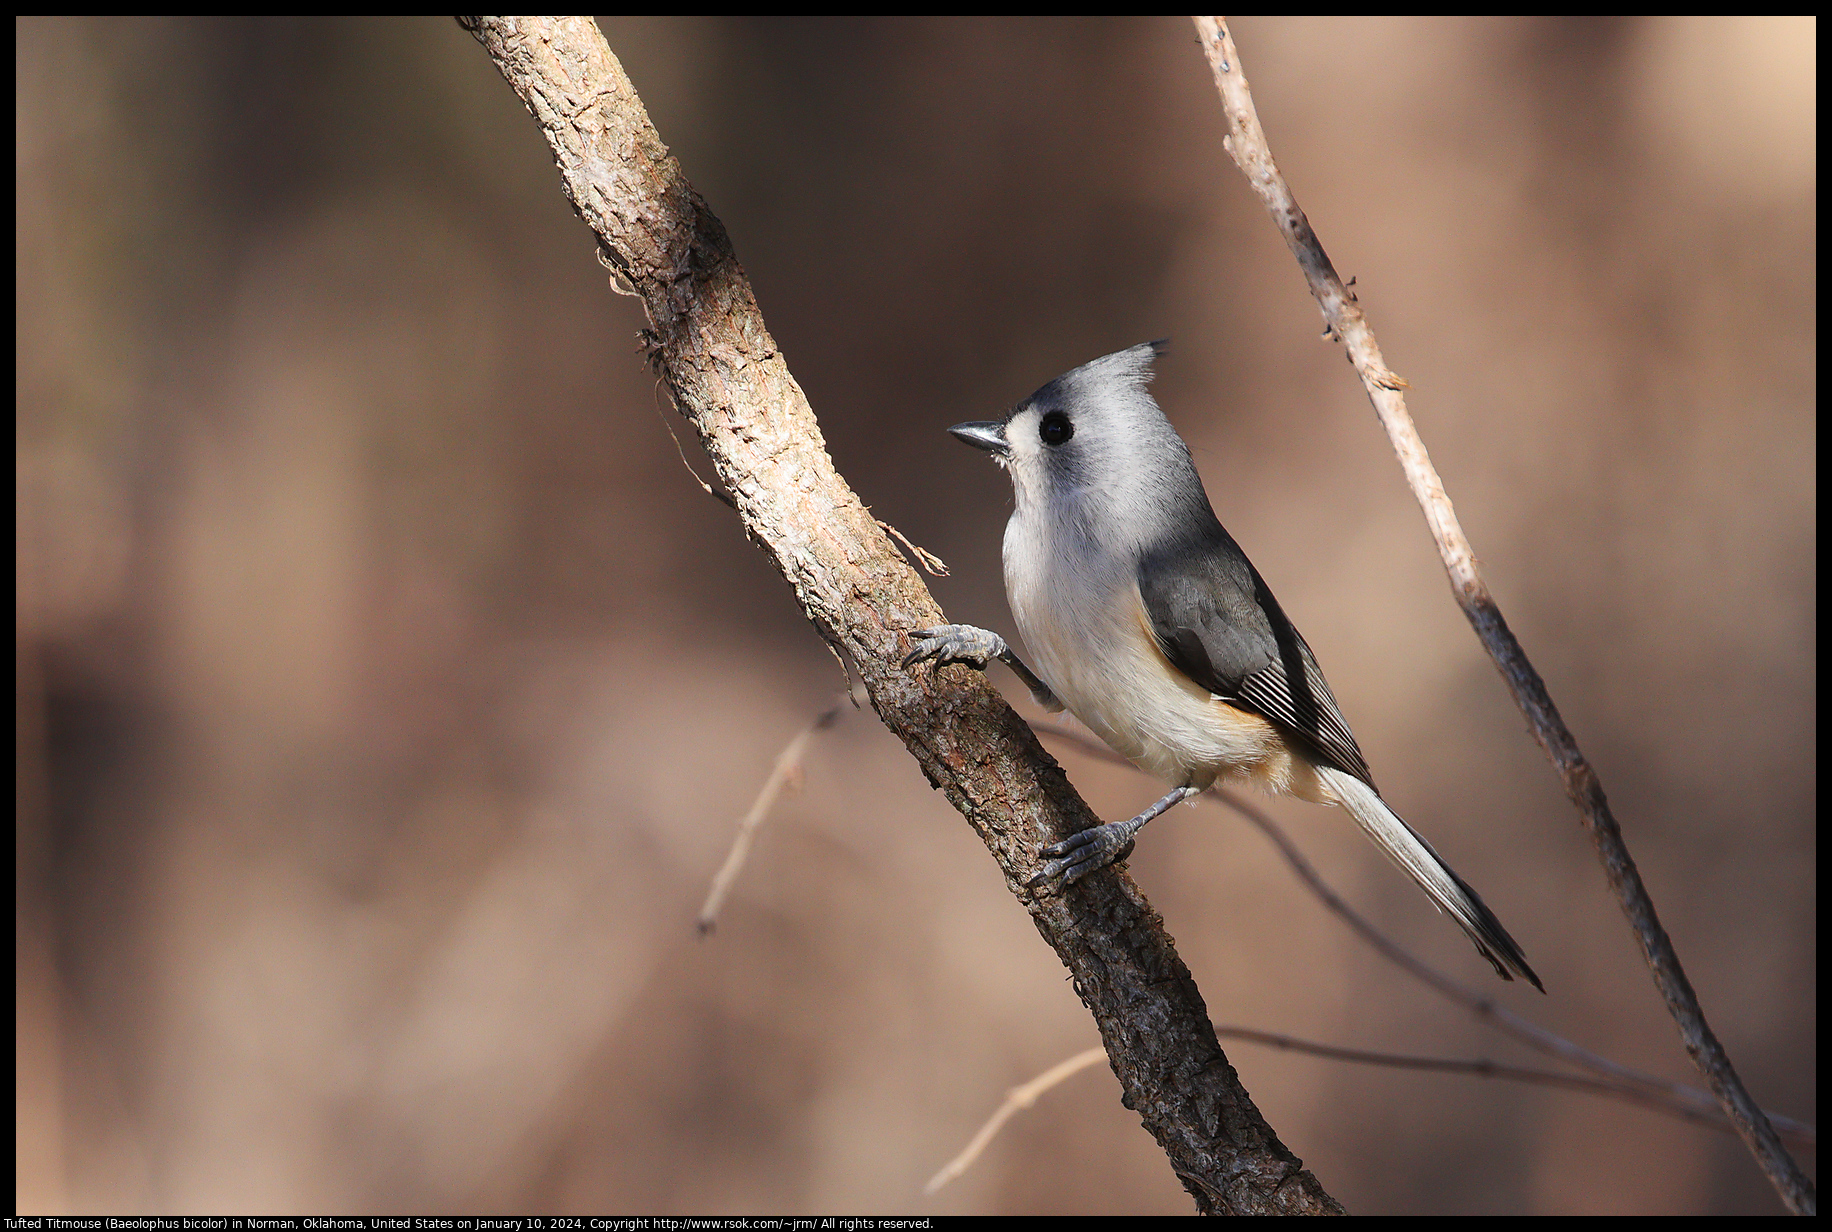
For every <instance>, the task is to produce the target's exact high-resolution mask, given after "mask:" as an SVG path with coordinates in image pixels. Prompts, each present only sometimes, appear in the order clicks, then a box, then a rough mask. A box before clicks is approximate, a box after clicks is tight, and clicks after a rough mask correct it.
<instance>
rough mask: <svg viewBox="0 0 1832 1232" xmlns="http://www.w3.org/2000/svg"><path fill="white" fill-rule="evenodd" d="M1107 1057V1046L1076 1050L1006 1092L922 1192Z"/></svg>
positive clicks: (943, 1182) (948, 1177) (942, 1181)
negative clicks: (1058, 1087) (1044, 1096)
mask: <svg viewBox="0 0 1832 1232" xmlns="http://www.w3.org/2000/svg"><path fill="white" fill-rule="evenodd" d="M1106 1059H1107V1050H1106V1049H1105V1048H1090V1049H1088V1050H1087V1051H1085V1052H1078V1053H1076V1054H1075V1055H1074V1056H1072V1057H1070V1058H1069V1059H1068V1060H1066V1061H1059V1062H1057V1063H1056V1064H1055V1065H1052V1066H1050V1068H1048V1069H1046V1070H1044V1071H1043V1072H1042V1073H1041V1074H1038V1075H1037V1076H1036V1077H1035V1078H1032V1079H1031V1080H1030V1081H1029V1082H1026V1083H1022V1084H1020V1085H1019V1086H1015V1087H1013V1088H1012V1089H1011V1090H1009V1091H1007V1092H1005V1102H1003V1103H1001V1104H1000V1105H999V1106H998V1108H997V1109H995V1110H994V1112H993V1114H992V1115H991V1116H990V1117H988V1118H986V1123H985V1124H984V1125H982V1126H980V1131H979V1132H978V1133H976V1134H974V1135H973V1141H971V1142H969V1143H968V1144H967V1145H966V1146H965V1147H963V1148H961V1153H960V1154H959V1155H956V1156H955V1157H954V1158H953V1159H950V1160H949V1161H948V1162H947V1163H946V1164H944V1165H942V1169H941V1171H940V1172H937V1173H936V1174H935V1175H934V1176H932V1177H930V1178H929V1183H928V1184H927V1185H924V1186H923V1187H922V1192H923V1193H925V1194H932V1193H934V1192H935V1191H936V1190H938V1189H940V1188H941V1187H942V1186H943V1185H946V1184H947V1183H948V1182H949V1181H952V1180H953V1179H954V1178H955V1177H957V1176H959V1175H960V1174H961V1173H963V1172H965V1171H966V1170H967V1169H969V1168H971V1167H972V1166H973V1161H974V1160H976V1159H978V1158H979V1157H980V1152H981V1151H983V1150H985V1149H986V1144H987V1143H989V1142H991V1141H992V1140H993V1137H994V1136H995V1135H997V1134H998V1132H999V1131H1000V1130H1001V1129H1003V1128H1004V1127H1005V1122H1007V1121H1009V1120H1011V1118H1012V1116H1013V1115H1014V1114H1015V1113H1018V1112H1021V1111H1023V1110H1024V1109H1026V1108H1028V1107H1030V1106H1031V1105H1032V1104H1034V1103H1036V1102H1037V1097H1038V1096H1040V1095H1042V1094H1043V1093H1044V1092H1045V1091H1047V1090H1049V1089H1050V1088H1051V1087H1053V1086H1056V1085H1057V1084H1059V1083H1061V1082H1063V1081H1064V1080H1065V1079H1068V1078H1070V1077H1072V1076H1074V1075H1076V1074H1079V1073H1080V1072H1081V1071H1082V1070H1084V1069H1087V1068H1088V1067H1089V1066H1091V1065H1093V1064H1095V1063H1096V1062H1098V1061H1105V1060H1106Z"/></svg>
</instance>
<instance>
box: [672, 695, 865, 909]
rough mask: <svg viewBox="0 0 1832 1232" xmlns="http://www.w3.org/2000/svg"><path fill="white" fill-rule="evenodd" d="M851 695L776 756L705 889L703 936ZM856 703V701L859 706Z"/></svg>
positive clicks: (839, 699)
mask: <svg viewBox="0 0 1832 1232" xmlns="http://www.w3.org/2000/svg"><path fill="white" fill-rule="evenodd" d="M849 697H850V695H849V694H847V693H842V694H840V695H839V696H838V697H836V698H834V699H833V705H831V706H829V707H827V709H825V710H823V711H821V713H820V714H819V715H817V716H816V717H815V720H814V722H812V723H810V724H808V726H806V727H804V728H802V729H801V731H799V732H797V733H796V734H795V738H794V739H792V740H790V741H789V743H788V744H787V745H786V746H784V748H783V750H782V752H780V753H778V754H777V755H776V764H775V765H774V766H772V767H770V773H769V775H768V777H766V778H765V779H764V780H763V787H762V788H761V789H760V790H759V791H758V792H757V798H756V799H755V800H753V801H751V807H750V810H749V811H748V812H746V813H745V814H744V816H743V817H741V818H739V819H738V833H737V834H736V835H734V836H733V838H732V845H731V850H730V851H728V852H726V853H725V863H723V864H721V865H720V866H719V871H718V872H716V873H714V874H713V878H712V887H711V888H710V889H708V890H707V891H706V902H705V904H704V905H703V906H702V907H701V908H700V914H699V917H698V919H696V920H695V922H694V923H695V925H696V927H698V929H699V930H700V936H702V937H704V936H706V935H707V934H708V933H710V932H712V931H713V929H715V928H717V927H718V925H719V911H720V909H721V908H723V907H724V906H725V896H726V895H727V894H729V893H731V888H732V886H733V884H735V883H736V882H737V880H738V874H739V873H741V872H743V871H744V861H745V859H746V858H747V857H749V855H750V854H751V837H752V836H753V835H754V834H756V832H757V827H758V826H760V825H762V824H763V819H764V818H765V817H767V816H769V814H770V809H772V808H773V807H775V804H776V797H777V796H778V795H780V794H781V793H782V790H783V788H785V787H788V788H790V789H791V790H793V788H794V787H795V786H797V785H799V783H800V781H801V773H802V754H804V753H805V752H807V750H808V741H810V740H812V739H813V738H814V733H815V732H818V731H824V730H826V729H827V728H829V727H832V726H833V724H834V720H836V719H838V718H839V717H840V707H841V706H842V705H844V704H845V703H846V701H847V700H849ZM856 704H857V703H855V705H856Z"/></svg>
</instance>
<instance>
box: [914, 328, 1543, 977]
mask: <svg viewBox="0 0 1832 1232" xmlns="http://www.w3.org/2000/svg"><path fill="white" fill-rule="evenodd" d="M1161 346H1162V344H1161V343H1145V344H1143V345H1141V346H1135V347H1132V348H1130V349H1128V350H1124V351H1119V352H1117V353H1115V354H1112V355H1108V356H1106V357H1105V358H1103V359H1097V360H1095V361H1094V362H1093V363H1090V364H1083V365H1082V366H1081V367H1079V368H1077V369H1075V370H1074V371H1073V372H1068V373H1065V374H1064V375H1062V376H1059V377H1057V378H1056V379H1055V380H1053V381H1051V382H1050V383H1049V384H1048V385H1045V386H1044V387H1043V388H1042V389H1039V390H1038V391H1037V392H1036V393H1034V394H1032V395H1031V396H1030V397H1029V398H1027V399H1025V400H1024V401H1023V402H1020V403H1019V404H1018V406H1017V407H1016V409H1014V410H1013V411H1012V412H1011V413H1010V414H1009V415H1007V416H1006V417H1005V418H1004V419H1002V420H990V421H986V422H981V423H964V424H957V425H955V426H954V427H952V428H949V429H948V431H949V432H951V433H953V434H954V435H955V436H956V437H958V438H959V439H960V440H962V441H965V442H966V443H967V444H969V445H972V446H974V447H976V448H979V449H984V450H986V451H987V452H989V453H991V454H992V456H993V460H994V461H996V462H997V463H998V464H999V465H1001V466H1003V467H1004V468H1005V469H1006V471H1007V472H1009V473H1010V475H1011V483H1012V488H1013V490H1014V491H1015V493H1016V496H1017V501H1016V507H1015V508H1014V509H1013V511H1012V515H1011V521H1010V522H1009V523H1008V524H1007V525H1006V527H1005V593H1006V596H1007V598H1008V599H1009V600H1010V602H1011V613H1012V616H1013V617H1015V618H1016V619H1017V622H1018V630H1019V632H1021V633H1022V634H1023V635H1024V641H1025V644H1026V645H1027V646H1028V647H1029V648H1030V652H1031V654H1032V655H1034V656H1035V657H1036V663H1037V672H1035V673H1033V672H1032V671H1031V670H1030V669H1029V668H1027V667H1026V666H1025V665H1024V664H1023V662H1022V661H1020V660H1019V658H1018V657H1017V656H1016V655H1015V654H1013V653H1012V651H1011V649H1010V647H1008V646H1007V645H1006V644H1005V640H1004V639H1003V638H1001V637H1000V636H999V635H998V634H996V633H992V632H989V631H988V630H985V629H979V628H975V627H973V626H972V625H940V626H937V627H936V628H933V629H919V630H916V631H915V632H913V633H911V634H910V641H911V645H912V646H913V647H914V649H912V650H911V652H910V654H909V656H908V657H907V658H905V659H904V666H905V667H909V666H910V665H912V664H914V663H918V662H922V661H924V660H928V661H932V662H933V663H934V664H935V665H936V666H937V667H940V666H941V665H943V664H946V663H964V664H968V665H970V666H972V667H976V668H979V669H981V670H984V668H985V667H986V665H987V663H988V661H989V660H991V659H994V658H997V659H1002V660H1004V662H1005V663H1007V664H1008V665H1010V667H1011V668H1012V670H1013V671H1015V672H1017V674H1018V675H1019V676H1020V677H1021V678H1022V679H1023V680H1024V682H1025V684H1027V685H1028V686H1030V690H1031V695H1032V696H1033V697H1035V698H1036V699H1037V702H1038V704H1040V705H1042V706H1044V707H1046V708H1048V709H1050V710H1061V709H1062V708H1063V707H1064V706H1067V707H1068V709H1069V710H1071V711H1073V712H1074V714H1075V717H1076V718H1078V719H1080V720H1081V721H1082V722H1084V723H1086V724H1087V725H1088V726H1089V727H1090V728H1092V729H1093V730H1094V732H1095V733H1096V734H1097V735H1099V736H1100V738H1101V739H1103V740H1105V741H1106V742H1107V743H1108V744H1109V745H1110V746H1112V748H1113V749H1114V751H1116V752H1118V753H1119V754H1120V755H1121V756H1123V757H1125V758H1126V759H1127V760H1129V761H1131V762H1132V763H1133V764H1134V765H1136V766H1138V767H1139V768H1140V769H1141V770H1144V771H1146V772H1148V773H1150V774H1154V775H1156V776H1157V777H1159V778H1161V779H1164V780H1166V781H1168V782H1171V783H1174V784H1176V785H1177V786H1176V788H1175V789H1174V790H1173V791H1171V793H1170V794H1169V795H1167V796H1165V797H1164V798H1163V799H1162V800H1159V801H1158V802H1157V803H1156V804H1154V805H1152V806H1151V807H1150V808H1148V809H1146V810H1145V811H1144V812H1142V813H1140V814H1139V815H1138V816H1137V817H1134V818H1132V819H1131V820H1129V821H1115V822H1109V823H1107V824H1106V825H1103V826H1095V827H1093V828H1091V829H1088V830H1083V831H1082V832H1081V833H1079V834H1074V835H1071V836H1070V837H1069V838H1067V839H1064V840H1063V841H1062V842H1060V843H1055V844H1053V845H1051V846H1049V847H1045V848H1044V849H1043V852H1042V855H1043V857H1044V860H1045V863H1044V865H1043V867H1042V869H1041V870H1040V871H1039V872H1038V873H1037V875H1036V876H1035V877H1033V878H1032V879H1031V885H1032V887H1033V888H1040V889H1045V890H1050V891H1057V890H1060V889H1062V888H1063V887H1065V886H1067V885H1069V884H1071V883H1073V882H1075V881H1078V880H1080V879H1081V878H1082V877H1085V876H1087V875H1088V874H1089V873H1091V872H1094V871H1095V870H1096V869H1100V868H1105V867H1106V866H1107V865H1109V864H1112V863H1113V862H1115V861H1116V860H1120V859H1123V858H1125V856H1126V855H1127V854H1129V853H1130V852H1131V850H1132V844H1133V838H1134V836H1135V835H1136V834H1137V833H1138V832H1139V830H1140V829H1141V828H1142V827H1143V826H1144V825H1145V823H1146V822H1148V821H1150V820H1151V819H1152V818H1154V817H1156V816H1158V814H1160V813H1163V812H1165V811H1166V810H1168V809H1170V808H1171V807H1173V806H1174V805H1177V804H1180V803H1182V802H1183V801H1184V800H1187V799H1189V798H1190V797H1191V796H1194V795H1196V794H1198V793H1200V792H1202V791H1204V790H1205V789H1207V788H1208V787H1209V785H1210V784H1212V783H1215V782H1217V781H1218V780H1231V781H1237V782H1239V781H1244V782H1249V783H1253V784H1255V785H1257V786H1259V787H1260V788H1261V789H1263V790H1265V791H1267V792H1269V793H1272V794H1274V795H1277V794H1287V795H1293V796H1297V797H1298V798H1299V799H1302V800H1310V801H1313V802H1315V803H1318V804H1339V805H1341V806H1342V807H1343V808H1345V809H1347V810H1348V811H1349V815H1350V816H1351V817H1353V818H1354V819H1355V820H1356V822H1357V823H1359V824H1360V826H1361V828H1362V829H1363V830H1364V831H1366V833H1367V835H1368V837H1369V838H1371V839H1373V840H1374V842H1375V843H1377V844H1378V845H1379V846H1380V849H1381V850H1382V851H1384V852H1386V853H1387V855H1389V856H1391V857H1392V858H1393V860H1394V861H1395V862H1396V863H1397V864H1398V865H1399V866H1400V867H1401V868H1403V869H1405V870H1406V872H1408V873H1410V874H1411V875H1412V879H1413V880H1414V881H1416V882H1418V884H1419V887H1420V888H1421V889H1423V890H1424V891H1425V893H1426V894H1427V895H1428V896H1429V897H1430V898H1431V901H1432V902H1434V903H1436V904H1437V906H1438V908H1439V909H1440V910H1442V911H1445V912H1447V913H1449V915H1450V917H1451V918H1452V919H1453V920H1455V921H1456V922H1457V923H1458V924H1459V925H1460V926H1462V928H1463V931H1464V932H1466V933H1468V934H1469V938H1470V940H1471V941H1474V942H1475V943H1476V948H1477V949H1478V950H1480V951H1481V952H1482V956H1483V957H1484V958H1486V959H1488V960H1489V962H1491V963H1493V964H1494V966H1495V970H1496V972H1497V973H1499V974H1500V976H1501V978H1502V979H1504V980H1511V979H1513V978H1514V976H1515V975H1520V976H1522V977H1524V978H1525V979H1527V980H1528V981H1530V982H1531V983H1532V984H1533V986H1534V987H1535V988H1539V989H1540V990H1541V991H1542V992H1543V991H1545V989H1544V986H1543V985H1541V984H1540V982H1539V977H1538V976H1537V975H1535V974H1534V973H1533V968H1531V967H1529V966H1528V965H1527V960H1526V956H1525V955H1524V954H1522V953H1521V951H1520V947H1519V946H1518V945H1516V944H1515V942H1514V938H1512V937H1510V936H1508V932H1507V929H1505V928H1503V927H1502V926H1501V922H1500V921H1499V920H1497V919H1496V918H1495V914H1494V913H1493V912H1492V911H1490V910H1489V909H1488V907H1487V905H1486V904H1484V903H1483V901H1482V899H1481V898H1479V897H1478V896H1477V895H1476V892H1475V891H1474V890H1472V889H1470V888H1469V886H1468V885H1467V884H1466V883H1465V882H1464V880H1463V879H1462V878H1461V877H1459V876H1457V874H1456V873H1454V872H1452V871H1451V869H1450V866H1449V865H1447V864H1445V863H1444V861H1443V860H1442V859H1440V858H1439V856H1438V853H1437V852H1435V851H1433V850H1432V849H1431V844H1429V843H1427V842H1426V841H1425V840H1424V839H1422V838H1420V837H1419V836H1418V835H1417V834H1415V833H1414V832H1413V830H1412V827H1410V826H1408V825H1407V824H1406V823H1405V822H1403V821H1401V820H1400V819H1399V816H1398V815H1397V814H1396V813H1394V812H1393V810H1392V809H1390V808H1388V807H1387V805H1386V803H1385V802H1384V801H1383V800H1382V799H1381V798H1380V793H1379V791H1377V790H1376V789H1375V787H1374V776H1373V775H1372V774H1371V773H1370V772H1369V770H1368V764H1367V762H1366V760H1364V759H1363V757H1362V755H1361V749H1360V748H1358V747H1357V746H1356V744H1355V737H1354V735H1353V734H1351V733H1350V731H1349V725H1348V721H1347V720H1346V719H1344V718H1343V717H1342V711H1341V710H1339V709H1338V708H1337V706H1336V699H1335V698H1334V697H1332V696H1330V691H1329V685H1328V684H1326V683H1325V682H1324V680H1323V671H1322V669H1321V668H1319V667H1318V666H1317V660H1316V656H1314V655H1313V654H1311V650H1310V647H1309V646H1307V645H1306V644H1305V642H1304V639H1303V637H1301V636H1300V635H1299V634H1298V631H1297V629H1296V628H1294V627H1293V626H1292V623H1291V621H1289V620H1287V619H1286V618H1285V613H1284V611H1283V610H1281V609H1280V607H1279V604H1278V600H1276V599H1274V598H1273V597H1272V592H1271V591H1270V590H1268V589H1267V588H1266V583H1265V581H1264V580H1263V579H1262V578H1261V577H1260V575H1259V571H1258V570H1256V569H1255V568H1254V567H1253V565H1252V564H1251V563H1250V562H1249V561H1248V560H1247V557H1246V554H1245V553H1243V552H1242V551H1241V550H1240V547H1239V546H1238V545H1237V544H1236V543H1235V542H1234V540H1233V539H1232V538H1231V537H1229V535H1228V532H1227V531H1225V530H1223V529H1222V526H1221V523H1220V522H1219V521H1217V520H1216V517H1215V512H1214V510H1213V509H1211V508H1210V506H1209V498H1208V493H1206V492H1205V491H1204V490H1203V487H1202V479H1201V477H1200V476H1199V475H1197V473H1196V464H1195V463H1194V462H1193V461H1192V460H1191V458H1190V451H1189V446H1187V445H1185V444H1184V443H1183V438H1182V437H1180V436H1178V435H1177V431H1176V429H1175V428H1173V427H1171V425H1170V421H1169V420H1167V419H1165V418H1164V413H1163V412H1162V411H1160V410H1159V409H1158V405H1157V403H1156V402H1154V401H1153V400H1152V397H1151V395H1150V394H1148V393H1147V392H1146V391H1145V386H1146V383H1147V382H1149V381H1150V380H1151V375H1152V371H1151V365H1152V360H1153V359H1154V358H1155V356H1156V354H1157V352H1158V350H1159V348H1160V347H1161Z"/></svg>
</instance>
